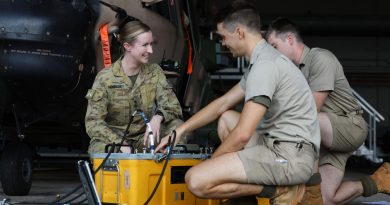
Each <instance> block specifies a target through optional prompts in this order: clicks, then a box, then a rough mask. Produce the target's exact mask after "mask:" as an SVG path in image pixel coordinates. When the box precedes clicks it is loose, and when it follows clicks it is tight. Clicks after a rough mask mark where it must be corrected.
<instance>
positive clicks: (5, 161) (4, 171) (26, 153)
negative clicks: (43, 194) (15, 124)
mask: <svg viewBox="0 0 390 205" xmlns="http://www.w3.org/2000/svg"><path fill="white" fill-rule="evenodd" d="M0 179H1V183H2V187H3V191H4V193H5V194H6V195H8V196H21V195H27V194H28V193H29V191H30V188H31V182H32V151H31V148H30V147H29V146H28V145H27V144H25V143H20V142H17V143H15V142H12V143H9V144H7V145H6V146H5V149H4V150H3V154H2V157H1V173H0Z"/></svg>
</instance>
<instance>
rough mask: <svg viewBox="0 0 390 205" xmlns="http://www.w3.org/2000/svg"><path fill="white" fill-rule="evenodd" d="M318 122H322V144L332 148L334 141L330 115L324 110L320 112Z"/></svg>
mask: <svg viewBox="0 0 390 205" xmlns="http://www.w3.org/2000/svg"><path fill="white" fill-rule="evenodd" d="M318 122H319V123H320V132H321V146H324V147H326V148H330V147H331V146H332V142H333V129H332V124H331V123H330V120H329V117H328V115H326V114H325V113H324V112H320V113H318Z"/></svg>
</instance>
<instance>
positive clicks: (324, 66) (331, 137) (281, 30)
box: [267, 18, 390, 204]
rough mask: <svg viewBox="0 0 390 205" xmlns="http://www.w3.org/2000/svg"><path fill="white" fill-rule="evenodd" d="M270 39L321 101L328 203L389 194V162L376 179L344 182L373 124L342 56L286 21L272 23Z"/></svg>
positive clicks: (324, 190)
mask: <svg viewBox="0 0 390 205" xmlns="http://www.w3.org/2000/svg"><path fill="white" fill-rule="evenodd" d="M267 40H268V43H270V44H271V45H272V46H273V47H275V48H276V49H277V50H279V51H280V52H281V53H282V54H284V55H285V56H287V57H288V58H290V59H291V60H292V61H293V62H294V63H295V65H297V66H298V67H299V69H300V70H301V71H302V73H303V75H304V76H305V78H306V80H307V82H308V84H309V86H310V88H311V91H312V93H313V96H314V99H315V101H316V106H317V112H318V120H319V123H320V130H321V151H320V152H321V153H320V159H319V172H320V174H321V177H322V179H324V180H322V182H321V190H322V191H321V192H322V197H323V202H324V203H325V204H340V203H346V202H348V201H351V200H352V199H354V198H356V197H357V196H360V195H364V196H369V195H372V194H375V193H377V192H378V191H380V192H384V193H389V192H390V185H389V184H390V164H389V163H385V164H384V165H383V166H382V168H381V169H380V170H379V171H378V172H376V174H374V175H373V176H371V177H365V178H363V179H362V180H361V181H356V182H342V179H343V176H344V171H345V164H346V161H347V159H348V157H349V156H350V155H351V154H352V152H353V151H355V150H356V149H357V148H358V147H359V146H361V145H362V144H363V143H364V141H365V139H366V137H367V123H366V122H365V120H364V119H363V117H362V114H363V111H362V109H361V107H360V106H359V105H358V103H357V100H356V98H355V97H354V96H353V94H352V89H351V87H350V85H349V83H348V81H347V79H346V77H345V75H344V71H343V67H342V66H341V64H340V62H339V61H338V60H337V58H336V57H335V56H334V55H333V53H331V52H330V51H328V50H325V49H321V48H309V47H307V46H306V45H305V44H304V43H303V41H302V39H301V37H300V34H299V30H298V28H297V26H296V25H295V24H294V23H293V22H291V21H290V20H288V19H285V18H279V19H276V20H275V21H273V22H272V23H271V25H270V26H269V28H268V32H267ZM386 170H387V173H386ZM383 174H385V175H386V176H387V180H385V181H386V182H383V181H382V182H381V181H380V180H378V179H379V178H382V176H383ZM375 179H376V180H375ZM382 183H387V184H388V185H386V186H384V185H383V184H382ZM318 188H319V186H318ZM312 200H314V199H312ZM307 204H311V202H307Z"/></svg>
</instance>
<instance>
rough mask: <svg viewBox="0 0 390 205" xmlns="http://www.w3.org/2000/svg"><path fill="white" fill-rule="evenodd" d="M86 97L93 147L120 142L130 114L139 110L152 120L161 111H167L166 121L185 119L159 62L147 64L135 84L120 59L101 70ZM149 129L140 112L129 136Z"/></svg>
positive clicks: (86, 120)
mask: <svg viewBox="0 0 390 205" xmlns="http://www.w3.org/2000/svg"><path fill="white" fill-rule="evenodd" d="M86 98H87V99H88V108H87V114H86V116H85V125H86V131H87V133H88V135H89V136H90V138H91V146H93V144H94V143H100V144H101V143H104V144H109V143H113V142H115V143H119V142H120V141H121V139H122V136H123V133H124V131H125V129H126V126H127V124H128V122H129V118H130V115H131V114H132V113H133V112H134V111H135V110H137V109H141V110H142V111H144V113H145V115H146V116H147V118H148V119H149V120H150V118H151V117H152V116H153V115H154V114H155V113H156V112H157V111H159V112H161V113H162V114H163V116H164V123H165V122H169V121H171V120H174V119H180V118H182V110H181V106H180V103H179V101H178V100H177V98H176V95H175V93H174V92H173V90H172V87H171V86H170V85H169V84H168V82H167V80H166V78H165V75H164V73H163V71H162V69H161V68H160V66H158V65H157V64H145V65H143V66H142V68H141V70H140V72H139V74H138V77H137V79H136V81H135V83H134V84H133V83H132V81H131V80H130V79H129V77H128V76H126V74H125V73H124V71H123V69H122V67H121V60H120V59H119V60H118V61H116V62H115V63H114V64H113V65H112V66H111V67H110V68H108V69H103V70H101V71H100V72H99V73H98V75H97V76H96V79H95V82H94V84H93V86H92V89H90V90H89V91H88V93H87V95H86ZM145 129H146V126H145V123H144V122H143V120H142V118H141V116H139V115H136V116H135V117H134V120H133V122H132V123H131V126H130V129H129V133H128V135H127V136H126V138H128V139H131V138H135V137H139V136H143V134H144V132H145Z"/></svg>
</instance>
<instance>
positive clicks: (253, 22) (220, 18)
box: [216, 0, 261, 32]
mask: <svg viewBox="0 0 390 205" xmlns="http://www.w3.org/2000/svg"><path fill="white" fill-rule="evenodd" d="M216 22H217V23H223V26H224V28H226V29H227V30H228V31H230V32H233V31H234V29H235V28H236V27H237V26H238V24H241V25H244V26H246V27H247V28H248V30H249V31H253V32H261V22H260V15H259V13H258V12H257V11H256V8H255V7H254V6H253V5H252V4H249V3H248V2H245V1H242V0H237V1H233V2H232V3H231V4H229V5H228V6H227V7H225V8H223V9H221V10H220V11H219V12H218V13H217V16H216Z"/></svg>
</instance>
